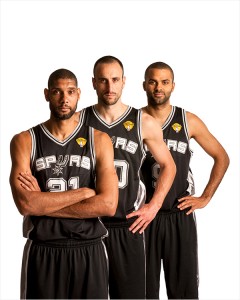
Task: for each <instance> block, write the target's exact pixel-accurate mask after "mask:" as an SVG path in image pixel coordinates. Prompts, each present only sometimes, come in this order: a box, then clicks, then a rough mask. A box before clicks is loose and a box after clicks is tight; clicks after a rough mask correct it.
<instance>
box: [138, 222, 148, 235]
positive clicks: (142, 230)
mask: <svg viewBox="0 0 240 300" xmlns="http://www.w3.org/2000/svg"><path fill="white" fill-rule="evenodd" d="M149 223H150V222H146V223H145V224H144V225H143V227H142V229H141V230H140V231H139V233H140V234H142V233H143V232H144V230H145V229H146V228H147V227H148V225H149Z"/></svg>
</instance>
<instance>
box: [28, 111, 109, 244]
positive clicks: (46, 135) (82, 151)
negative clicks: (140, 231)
mask: <svg viewBox="0 0 240 300" xmlns="http://www.w3.org/2000/svg"><path fill="white" fill-rule="evenodd" d="M93 130H94V129H93V128H91V127H89V126H86V125H85V124H83V116H81V119H80V122H79V124H78V126H77V127H76V128H75V130H74V131H73V132H72V134H71V135H70V136H69V137H67V138H66V139H65V140H64V141H59V140H58V139H56V138H55V137H54V136H53V135H52V134H51V133H50V132H49V131H48V130H47V128H46V127H45V126H44V124H39V125H37V126H36V127H33V128H31V129H30V130H29V132H30V134H31V138H32V152H31V171H32V174H33V176H35V177H36V179H37V181H38V184H39V186H40V189H41V191H42V192H61V191H66V190H71V189H78V188H81V187H89V188H93V189H94V188H95V162H96V159H95V151H94V139H93V134H94V132H93ZM106 234H107V230H106V228H105V227H104V225H103V224H102V222H101V221H100V219H99V218H89V219H73V218H72V219H71V218H53V217H48V216H30V217H25V219H24V236H25V237H28V238H30V239H32V240H43V241H45V240H60V239H78V240H88V239H95V238H99V237H102V236H104V235H106Z"/></svg>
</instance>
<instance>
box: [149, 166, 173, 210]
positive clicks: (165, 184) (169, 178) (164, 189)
mask: <svg viewBox="0 0 240 300" xmlns="http://www.w3.org/2000/svg"><path fill="white" fill-rule="evenodd" d="M175 174H176V169H175V167H174V166H173V167H172V168H171V170H169V168H167V167H161V168H160V174H159V177H158V179H157V182H156V188H155V191H154V194H153V197H152V199H151V201H150V204H151V205H154V206H155V207H156V209H157V210H159V209H160V208H161V207H162V204H163V201H164V199H165V197H166V195H167V193H168V192H169V190H170V188H171V186H172V183H173V180H174V177H175Z"/></svg>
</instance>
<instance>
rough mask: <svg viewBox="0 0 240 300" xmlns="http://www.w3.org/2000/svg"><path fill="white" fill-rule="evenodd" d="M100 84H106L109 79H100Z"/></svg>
mask: <svg viewBox="0 0 240 300" xmlns="http://www.w3.org/2000/svg"><path fill="white" fill-rule="evenodd" d="M98 81H99V82H100V83H106V82H107V79H105V78H99V80H98Z"/></svg>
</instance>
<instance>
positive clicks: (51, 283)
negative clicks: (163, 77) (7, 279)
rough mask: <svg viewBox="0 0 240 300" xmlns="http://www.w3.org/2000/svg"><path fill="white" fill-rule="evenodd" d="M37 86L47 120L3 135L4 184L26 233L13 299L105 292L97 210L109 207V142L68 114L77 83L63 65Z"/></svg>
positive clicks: (113, 185) (113, 193) (101, 295)
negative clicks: (6, 146) (7, 150)
mask: <svg viewBox="0 0 240 300" xmlns="http://www.w3.org/2000/svg"><path fill="white" fill-rule="evenodd" d="M44 93H45V98H46V100H47V101H48V102H49V106H50V111H51V114H50V119H49V120H47V121H46V122H44V123H41V124H39V125H37V126H35V127H33V128H31V129H30V130H27V131H24V132H21V133H20V134H17V135H15V136H14V137H13V139H12V141H11V158H12V170H11V175H10V184H11V188H12V193H13V198H14V200H15V203H16V206H17V208H18V209H19V211H20V213H21V214H22V215H24V217H25V218H24V237H26V238H27V239H28V240H27V243H26V246H25V249H24V255H23V263H22V278H21V299H25V298H27V299H86V298H87V299H107V298H108V268H107V258H106V253H105V246H104V244H103V242H102V240H103V238H104V237H105V236H107V230H106V228H105V227H104V226H103V224H102V222H101V221H100V220H99V218H98V217H99V216H113V215H114V214H115V211H116V208H117V200H118V181H117V175H116V171H115V168H114V164H113V149H112V143H111V140H110V138H109V137H108V135H107V134H106V133H102V132H100V131H98V130H95V129H93V128H91V127H88V126H86V125H85V124H84V122H83V119H84V115H82V114H81V115H80V119H79V120H77V121H76V116H75V111H76V108H77V103H78V100H79V98H80V89H79V88H78V85H77V78H76V76H75V75H74V74H73V73H72V72H71V71H69V70H66V69H59V70H56V71H55V72H53V73H52V74H51V75H50V77H49V81H48V89H45V90H44ZM35 178H36V180H35ZM68 206H71V210H72V213H71V215H70V216H68V215H66V214H64V213H63V212H62V209H64V208H65V207H68ZM75 210H77V212H78V213H77V214H76V213H74V212H75Z"/></svg>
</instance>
